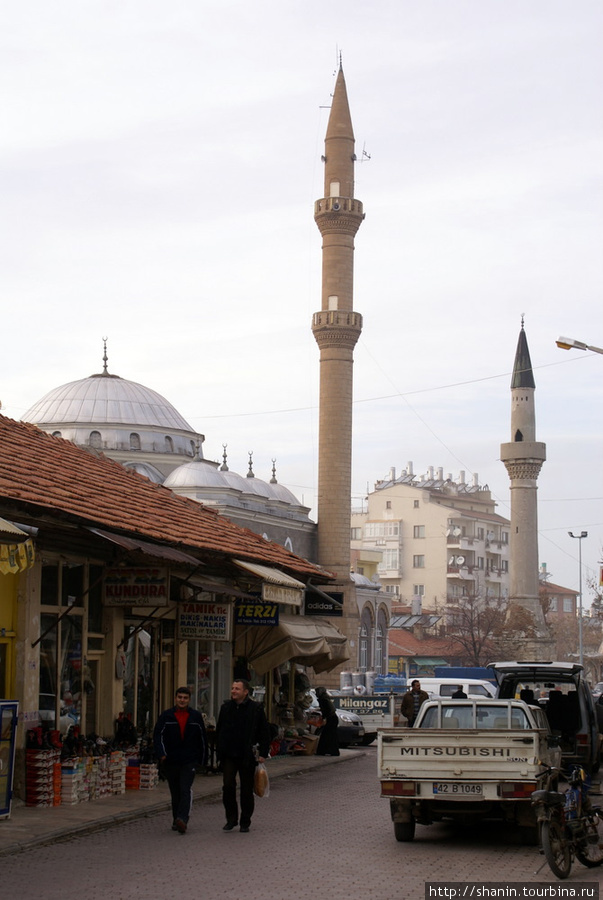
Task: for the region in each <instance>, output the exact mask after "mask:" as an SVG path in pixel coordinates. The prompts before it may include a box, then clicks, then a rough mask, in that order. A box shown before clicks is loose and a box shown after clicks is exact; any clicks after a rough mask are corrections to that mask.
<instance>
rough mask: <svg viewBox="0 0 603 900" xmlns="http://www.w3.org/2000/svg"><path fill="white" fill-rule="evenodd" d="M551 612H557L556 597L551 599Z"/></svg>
mask: <svg viewBox="0 0 603 900" xmlns="http://www.w3.org/2000/svg"><path fill="white" fill-rule="evenodd" d="M549 611H550V612H557V598H556V597H549Z"/></svg>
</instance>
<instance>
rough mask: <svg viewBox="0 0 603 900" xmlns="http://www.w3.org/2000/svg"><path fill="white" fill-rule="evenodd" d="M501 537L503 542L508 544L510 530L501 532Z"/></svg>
mask: <svg viewBox="0 0 603 900" xmlns="http://www.w3.org/2000/svg"><path fill="white" fill-rule="evenodd" d="M500 539H501V541H502V542H503V544H508V543H509V532H508V531H503V533H502V534H501V537H500Z"/></svg>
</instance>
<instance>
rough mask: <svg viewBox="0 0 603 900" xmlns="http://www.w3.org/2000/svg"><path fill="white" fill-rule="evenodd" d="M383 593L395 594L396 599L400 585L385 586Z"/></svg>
mask: <svg viewBox="0 0 603 900" xmlns="http://www.w3.org/2000/svg"><path fill="white" fill-rule="evenodd" d="M385 593H386V594H395V595H396V597H399V596H400V585H399V584H386V585H385Z"/></svg>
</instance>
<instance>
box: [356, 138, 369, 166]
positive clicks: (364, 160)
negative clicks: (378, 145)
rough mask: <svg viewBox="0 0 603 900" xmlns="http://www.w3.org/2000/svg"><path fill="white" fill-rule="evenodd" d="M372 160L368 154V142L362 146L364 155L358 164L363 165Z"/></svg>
mask: <svg viewBox="0 0 603 900" xmlns="http://www.w3.org/2000/svg"><path fill="white" fill-rule="evenodd" d="M370 158H371V154H370V153H367V150H366V141H365V142H364V144H363V145H362V153H361V155H360V159H359V160H358V162H361V163H362V162H368V161H369V159H370Z"/></svg>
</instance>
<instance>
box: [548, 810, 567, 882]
mask: <svg viewBox="0 0 603 900" xmlns="http://www.w3.org/2000/svg"><path fill="white" fill-rule="evenodd" d="M541 837H542V849H543V850H544V855H545V857H546V861H547V862H548V864H549V866H550V868H551V871H552V872H554V873H555V875H556V876H557V878H567V876H568V875H569V873H570V871H571V868H572V855H571V852H570V848H569V844H568V843H567V841H566V839H565V835H564V834H563V828H562V826H561V824H560V822H558V821H557V820H556V819H551V820H550V821H548V822H543V824H542V835H541Z"/></svg>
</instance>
